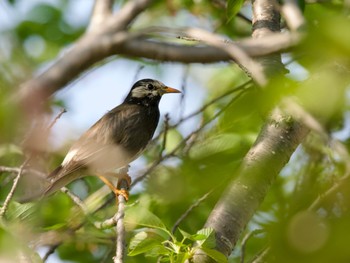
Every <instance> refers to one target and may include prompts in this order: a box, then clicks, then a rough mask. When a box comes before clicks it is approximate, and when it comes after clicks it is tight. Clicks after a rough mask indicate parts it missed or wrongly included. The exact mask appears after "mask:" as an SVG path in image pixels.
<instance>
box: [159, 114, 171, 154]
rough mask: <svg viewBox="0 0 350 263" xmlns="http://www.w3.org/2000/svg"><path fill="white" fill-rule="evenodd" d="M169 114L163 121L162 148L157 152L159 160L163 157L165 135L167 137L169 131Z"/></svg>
mask: <svg viewBox="0 0 350 263" xmlns="http://www.w3.org/2000/svg"><path fill="white" fill-rule="evenodd" d="M169 120H170V117H169V114H168V113H167V114H165V120H164V132H163V142H162V146H161V148H160V151H159V158H161V157H162V156H163V152H164V150H165V147H166V143H167V141H166V140H167V135H168V131H169Z"/></svg>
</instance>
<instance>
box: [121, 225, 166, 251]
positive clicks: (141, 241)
mask: <svg viewBox="0 0 350 263" xmlns="http://www.w3.org/2000/svg"><path fill="white" fill-rule="evenodd" d="M163 241H164V239H163V237H162V236H160V235H158V234H157V233H155V232H151V231H142V232H140V233H137V234H136V235H135V236H134V237H133V238H132V239H131V241H130V246H129V253H128V255H129V256H136V255H139V254H142V253H146V252H149V251H150V250H153V249H159V248H160V247H163V244H162V242H163ZM164 250H165V249H164Z"/></svg>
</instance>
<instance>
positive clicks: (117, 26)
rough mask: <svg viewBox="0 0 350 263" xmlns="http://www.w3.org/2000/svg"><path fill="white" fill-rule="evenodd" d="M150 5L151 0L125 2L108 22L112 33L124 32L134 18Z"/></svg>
mask: <svg viewBox="0 0 350 263" xmlns="http://www.w3.org/2000/svg"><path fill="white" fill-rule="evenodd" d="M151 3H152V0H133V1H127V2H126V4H125V5H124V6H123V8H122V9H120V10H119V11H118V12H117V13H116V14H115V15H114V16H113V17H112V19H111V20H110V22H109V23H110V24H109V26H110V29H111V30H112V32H117V31H120V30H125V29H126V28H127V26H128V25H129V24H130V23H131V22H132V21H133V20H134V19H135V17H137V16H138V15H139V14H140V13H141V12H142V11H144V10H145V9H146V8H147V7H148V6H149V5H150V4H151Z"/></svg>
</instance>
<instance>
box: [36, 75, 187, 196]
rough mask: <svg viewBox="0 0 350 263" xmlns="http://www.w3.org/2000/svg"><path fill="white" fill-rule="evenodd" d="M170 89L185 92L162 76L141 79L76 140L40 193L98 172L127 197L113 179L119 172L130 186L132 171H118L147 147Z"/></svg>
mask: <svg viewBox="0 0 350 263" xmlns="http://www.w3.org/2000/svg"><path fill="white" fill-rule="evenodd" d="M168 93H181V92H180V91H179V90H177V89H174V88H171V87H168V86H166V85H165V84H163V83H162V82H160V81H158V80H154V79H141V80H139V81H137V82H136V83H135V84H134V85H133V86H132V87H131V89H130V92H129V93H128V95H127V96H126V98H125V100H124V101H123V102H122V103H121V104H120V105H118V106H116V107H115V108H113V109H112V110H110V111H108V112H107V113H106V114H105V115H103V116H102V117H101V118H100V119H99V120H98V121H97V122H96V123H95V124H94V125H92V126H91V127H90V128H89V129H88V130H87V131H86V132H85V133H83V134H82V135H81V137H80V138H79V139H78V140H77V141H76V142H75V143H73V145H72V146H71V148H70V149H69V151H68V152H67V154H66V156H65V158H64V159H63V161H62V163H61V164H60V165H59V166H58V167H57V168H56V169H54V170H53V171H52V172H51V173H50V174H49V175H48V176H47V178H46V182H47V183H46V185H45V187H44V189H43V190H41V191H40V192H41V193H40V194H39V195H40V196H41V197H44V196H48V195H51V194H53V193H54V192H56V191H57V190H59V189H60V188H62V187H63V186H66V185H67V184H69V183H70V182H72V181H74V180H76V179H79V178H81V177H84V176H86V175H96V176H98V177H99V178H100V179H101V180H102V181H103V182H104V183H105V184H106V185H108V186H109V187H110V188H111V190H112V191H113V192H114V193H115V194H116V196H117V195H119V194H121V195H123V196H124V197H125V199H126V200H127V199H128V198H129V196H128V192H127V191H125V190H120V189H118V187H115V186H114V185H113V183H112V182H111V181H112V179H113V178H115V177H116V176H117V177H118V178H119V179H126V181H127V184H128V186H130V183H131V179H130V177H129V176H128V174H127V173H125V174H123V173H122V174H118V175H116V172H115V171H116V170H117V169H121V168H123V167H128V165H129V163H130V162H132V161H133V160H135V159H136V158H137V157H139V156H140V154H141V153H142V152H143V151H144V149H145V148H146V146H147V145H148V143H149V142H150V140H151V139H152V137H153V135H154V132H155V130H156V128H157V126H158V122H159V118H160V112H159V102H160V100H161V97H162V96H163V95H164V94H168ZM120 177H121V178H120ZM119 181H121V180H118V182H119ZM29 199H32V198H29Z"/></svg>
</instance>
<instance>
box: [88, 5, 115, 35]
mask: <svg viewBox="0 0 350 263" xmlns="http://www.w3.org/2000/svg"><path fill="white" fill-rule="evenodd" d="M113 4H114V0H95V4H94V8H93V10H92V15H91V19H90V24H89V28H90V30H98V28H99V27H100V26H103V25H102V24H103V22H105V21H106V20H107V19H108V18H109V17H110V16H111V15H112V8H113Z"/></svg>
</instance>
